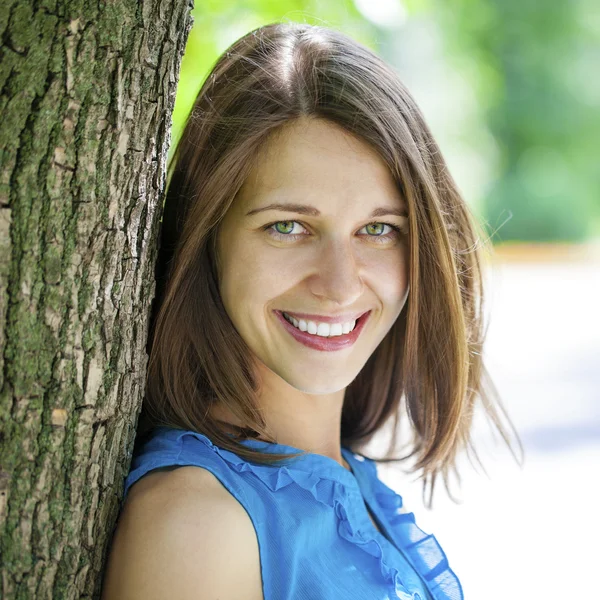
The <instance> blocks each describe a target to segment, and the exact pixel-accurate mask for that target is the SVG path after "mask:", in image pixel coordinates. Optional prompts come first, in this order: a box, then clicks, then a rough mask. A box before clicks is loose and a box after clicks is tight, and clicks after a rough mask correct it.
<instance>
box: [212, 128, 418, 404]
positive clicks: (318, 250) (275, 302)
mask: <svg viewBox="0 0 600 600" xmlns="http://www.w3.org/2000/svg"><path fill="white" fill-rule="evenodd" d="M272 204H286V205H290V204H294V205H302V206H304V207H311V208H304V209H302V208H301V209H298V207H295V208H292V207H288V209H287V210H285V209H284V208H278V209H269V210H261V209H264V208H265V207H267V206H269V205H272ZM382 208H385V209H386V210H379V212H375V211H377V209H382ZM388 209H391V212H393V213H394V212H395V213H397V214H385V215H384V214H383V213H388V212H390V211H388ZM297 210H301V211H302V212H301V213H299V212H295V211H297ZM406 211H407V207H406V204H405V202H404V200H403V199H402V197H401V195H400V193H399V191H398V188H397V185H396V183H395V182H394V179H393V177H392V175H391V173H390V171H389V169H388V167H387V165H386V164H385V162H384V161H383V159H381V158H380V157H379V155H378V154H377V153H376V152H375V151H374V150H373V149H371V147H370V146H369V145H368V144H366V143H365V142H363V141H362V140H359V139H357V138H355V137H354V136H352V135H351V134H349V133H347V132H345V131H344V130H343V129H341V128H340V127H339V126H337V125H335V124H332V123H330V122H327V121H324V120H317V119H302V120H299V121H295V122H293V123H291V124H289V125H288V126H287V127H286V131H285V132H284V134H283V135H281V136H276V137H274V138H273V139H271V140H270V141H269V143H268V144H267V145H266V146H265V147H263V149H262V150H261V152H260V155H259V156H258V160H257V163H256V166H255V168H254V170H253V171H252V173H251V175H250V176H249V177H248V179H247V180H246V182H245V183H244V185H243V187H242V189H241V190H240V194H239V195H238V197H237V198H236V200H235V202H234V204H233V205H232V207H231V209H230V210H229V211H228V213H227V215H226V216H225V218H224V220H223V222H222V223H221V227H220V230H219V235H218V240H217V252H218V255H219V287H220V293H221V298H222V300H223V304H224V306H225V309H226V311H227V314H228V315H229V317H230V319H231V321H232V322H233V324H234V326H235V327H236V329H237V331H238V332H239V334H240V335H241V336H242V338H243V339H244V341H245V342H246V344H247V345H248V346H249V347H250V349H251V350H252V352H253V354H254V355H255V356H256V358H257V359H258V367H259V370H260V373H261V377H263V380H264V378H267V379H270V380H271V383H273V381H274V380H277V377H278V378H280V379H281V380H283V381H284V382H286V383H287V384H289V386H291V387H292V388H295V389H296V390H298V391H300V392H303V393H305V394H333V393H336V392H339V391H340V390H344V389H345V388H346V387H347V386H348V384H350V383H351V382H352V380H353V379H354V378H355V377H356V376H357V375H358V373H359V372H360V370H361V369H362V367H363V366H364V364H365V363H366V362H367V360H368V359H369V357H370V356H371V354H372V353H373V352H374V350H375V349H376V348H377V346H378V345H379V343H380V342H381V341H382V340H383V338H384V337H385V335H386V334H387V333H388V331H389V330H390V328H391V327H392V325H393V324H394V323H395V321H396V319H397V318H398V315H399V314H400V312H401V310H402V308H403V306H404V304H405V300H406V293H407V290H408V243H407V234H406V232H407V228H408V220H407V218H406V216H399V215H401V214H404V215H406V214H407V213H406ZM374 213H375V215H376V216H375V217H373V216H372V214H374ZM395 228H397V230H396V229H395ZM279 311H285V312H286V313H291V314H292V315H294V314H297V313H307V314H310V315H321V316H324V317H327V316H329V317H332V316H336V317H337V316H342V318H343V320H344V321H346V320H348V319H352V317H353V316H355V315H361V314H363V313H365V312H367V311H370V313H369V315H368V318H367V319H366V320H365V322H364V323H362V320H359V323H358V324H357V326H356V327H357V330H356V331H355V332H354V333H355V335H354V337H355V338H356V339H355V340H354V342H353V343H351V342H350V338H351V337H352V334H350V336H349V337H347V336H344V335H342V336H341V337H338V338H336V337H332V338H318V336H316V335H315V336H312V338H313V339H317V341H316V343H315V344H312V345H311V344H310V343H308V345H307V344H306V343H303V342H302V341H300V338H302V337H304V340H305V341H306V340H307V339H308V338H307V336H310V335H311V334H310V332H311V329H312V328H311V326H310V324H309V325H308V332H304V333H300V334H299V335H295V330H293V329H292V325H290V324H289V323H287V322H286V321H284V320H283V319H282V317H281V314H280V312H279ZM314 320H315V321H317V323H318V321H319V319H317V318H315V319H314ZM300 325H301V324H300ZM323 331H325V332H326V331H327V330H326V329H324V328H321V330H320V332H323ZM356 332H359V333H358V337H356ZM330 333H332V332H330ZM326 339H329V340H336V341H337V343H338V346H339V347H336V348H333V349H329V350H326V349H323V347H322V346H323V345H324V344H322V343H319V342H323V341H324V340H326ZM340 340H342V342H341V344H340ZM343 340H346V341H343ZM315 345H316V346H317V347H315ZM325 345H327V342H325ZM330 345H331V344H330ZM265 367H266V368H265ZM281 385H282V382H281V381H279V380H277V382H276V387H277V389H278V391H279V392H282V391H285V392H289V393H293V390H292V389H290V388H287V387H286V386H285V385H284V386H283V388H282V387H281ZM342 393H343V392H342Z"/></svg>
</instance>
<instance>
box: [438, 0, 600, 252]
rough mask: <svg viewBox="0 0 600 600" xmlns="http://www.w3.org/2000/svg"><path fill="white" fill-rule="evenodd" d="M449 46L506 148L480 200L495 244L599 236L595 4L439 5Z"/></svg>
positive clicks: (527, 0)
mask: <svg viewBox="0 0 600 600" xmlns="http://www.w3.org/2000/svg"><path fill="white" fill-rule="evenodd" d="M436 4H437V6H436V11H437V12H438V18H439V19H441V21H442V23H443V26H444V31H445V35H446V42H447V44H448V48H449V49H450V51H451V52H452V53H458V54H463V55H465V54H466V55H469V56H471V57H472V59H473V63H474V66H475V68H474V70H473V73H472V74H471V81H472V83H473V85H474V86H475V89H476V91H477V97H478V101H479V102H480V103H481V104H482V105H483V106H484V109H485V113H486V120H487V124H488V127H489V128H490V130H491V132H492V134H493V135H494V138H495V140H496V143H497V145H498V148H499V151H500V172H499V173H498V176H497V179H496V181H495V183H494V185H493V187H492V190H491V192H490V193H489V195H487V196H486V198H484V199H483V205H484V215H485V217H486V220H487V221H488V222H489V223H490V226H491V229H492V230H494V229H495V228H496V227H498V226H499V225H500V224H501V223H502V222H503V221H504V220H505V219H506V217H507V215H509V214H510V213H512V218H510V219H509V220H508V221H507V222H506V223H505V224H504V225H503V226H502V227H501V228H500V230H499V231H498V234H497V237H496V241H498V240H500V239H501V240H535V241H559V240H564V241H579V240H584V239H586V238H588V237H591V236H592V235H594V234H595V235H598V234H599V233H600V169H599V168H598V158H597V149H598V140H599V139H600V111H599V110H598V108H599V105H600V84H599V83H598V81H599V79H598V77H597V71H598V69H597V66H598V61H599V58H600V54H599V52H598V47H600V45H599V44H598V42H599V41H600V6H599V5H598V3H597V2H593V1H591V0H574V1H573V2H562V1H561V0H547V1H546V2H544V3H540V2H538V1H537V0H459V1H457V2H452V3H450V4H449V3H443V2H441V0H440V1H438V2H437V3H436Z"/></svg>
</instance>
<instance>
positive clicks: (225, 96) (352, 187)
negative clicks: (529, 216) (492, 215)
mask: <svg viewBox="0 0 600 600" xmlns="http://www.w3.org/2000/svg"><path fill="white" fill-rule="evenodd" d="M163 221H164V222H163V230H162V244H161V252H162V255H161V257H160V259H159V264H162V265H164V266H165V272H164V274H162V275H161V274H160V273H159V288H158V293H157V299H159V301H157V307H156V313H155V314H156V318H155V321H154V324H153V326H152V328H151V329H152V336H151V338H152V340H151V352H150V363H149V369H148V386H147V393H146V399H145V413H146V414H147V418H148V419H149V422H151V424H152V427H151V428H149V429H148V431H147V433H146V434H145V435H144V436H140V437H139V438H138V443H137V446H136V448H135V451H134V457H133V463H132V467H131V472H130V474H129V476H128V478H127V481H126V484H125V494H126V502H124V505H123V510H122V513H121V515H120V519H119V523H118V525H117V528H116V531H115V536H114V539H113V543H112V547H111V551H110V555H109V561H108V564H107V570H106V576H105V585H104V596H103V597H104V598H105V599H106V598H119V599H120V600H126V599H138V598H139V599H142V598H143V599H144V600H151V599H159V598H160V599H163V598H178V599H182V600H183V599H190V600H191V599H194V600H204V599H205V600H216V599H217V598H218V599H219V600H233V599H236V600H239V599H240V598H244V599H248V600H253V599H265V600H288V599H290V600H291V599H297V600H309V599H332V600H333V599H336V600H339V599H342V598H343V599H354V598H355V599H361V600H365V599H369V600H370V599H373V600H374V599H378V600H380V599H383V598H401V599H404V600H407V599H409V598H410V599H413V600H418V599H421V600H426V599H430V600H442V599H445V600H449V599H450V600H457V599H460V598H462V597H463V594H462V590H461V585H460V583H459V580H458V578H457V576H456V574H455V573H454V572H453V571H452V569H451V567H450V565H449V564H448V561H447V559H446V556H445V554H444V552H443V551H442V549H441V548H440V546H439V544H438V543H437V541H436V540H435V538H434V537H433V536H431V535H426V534H425V533H423V532H422V531H421V530H420V529H419V528H418V527H417V525H416V524H415V520H414V517H413V514H412V513H407V512H405V511H404V510H403V508H402V499H401V497H400V496H399V495H398V494H396V493H395V492H394V491H392V490H391V489H390V488H389V487H387V486H386V485H384V484H383V483H382V482H381V481H380V480H379V478H378V476H377V470H376V463H375V462H374V459H371V458H368V457H365V456H364V455H361V453H360V449H361V448H362V447H363V446H364V445H365V444H367V443H368V442H369V441H370V440H371V439H372V438H373V436H374V435H375V434H376V433H377V432H378V431H379V430H380V429H381V427H382V426H383V425H384V424H386V423H387V422H388V419H390V418H392V417H393V426H394V430H395V429H396V427H397V425H398V419H399V415H400V414H401V413H403V414H406V415H407V418H408V421H409V423H410V426H411V428H412V432H413V438H412V440H410V442H411V445H412V450H411V452H410V453H409V455H410V457H411V458H413V459H414V464H413V468H414V469H415V470H416V471H418V472H419V473H420V474H421V476H422V479H423V482H424V485H425V486H426V488H427V489H428V490H429V493H430V496H429V498H430V499H431V493H432V492H433V485H434V483H435V481H436V478H437V477H438V476H441V477H442V478H443V480H444V481H445V482H446V483H447V476H448V474H449V473H450V471H451V470H452V469H453V467H454V465H455V460H456V457H457V454H458V453H459V452H460V451H461V450H463V449H467V450H468V449H469V447H470V433H469V432H470V428H471V421H472V415H473V411H474V409H475V404H476V402H477V401H478V400H483V402H482V405H483V406H484V408H485V409H486V410H487V412H488V414H489V416H490V417H491V418H492V420H493V421H494V422H495V423H496V425H497V427H498V428H499V430H500V431H501V433H502V434H503V436H504V438H505V439H506V440H507V441H508V438H507V435H506V431H505V429H504V428H503V426H502V424H501V422H500V419H499V413H498V412H497V409H496V408H495V406H500V405H499V403H498V400H497V399H496V398H495V396H494V394H493V387H492V388H491V392H489V391H487V390H486V389H485V387H484V375H485V370H484V367H483V364H482V344H483V338H484V335H483V333H482V300H483V290H482V278H481V257H480V252H481V249H480V245H481V241H480V239H479V238H478V236H477V234H476V233H475V226H474V224H473V221H472V219H471V217H470V215H469V212H468V209H467V207H466V205H465V203H464V201H463V200H462V199H461V197H460V194H459V192H458V191H457V189H456V186H455V184H454V182H453V180H452V178H451V176H450V174H449V173H448V170H447V168H446V165H445V163H444V160H443V158H442V156H441V154H440V150H439V148H438V146H437V145H436V143H435V141H434V140H433V138H432V136H431V133H430V132H429V129H428V128H427V126H426V124H425V122H424V120H423V117H422V116H421V113H420V112H419V110H418V109H417V107H416V105H415V102H414V100H413V99H412V98H411V96H410V95H409V93H408V92H407V91H406V89H405V88H404V87H403V85H402V83H401V82H400V81H399V80H398V77H397V75H396V73H395V72H394V71H393V69H391V68H390V67H389V66H388V65H386V64H385V63H384V62H383V61H382V60H381V59H380V58H378V57H377V56H376V55H375V54H374V53H373V52H371V51H370V50H368V49H367V48H365V47H363V46H361V45H360V44H358V43H356V42H355V41H353V40H352V39H350V38H348V37H347V36H345V35H344V34H342V33H339V32H336V31H332V30H329V29H326V28H323V27H315V26H310V25H305V24H295V23H275V24H271V25H268V26H265V27H261V28H259V29H257V30H255V31H252V32H250V33H249V34H248V35H246V36H244V37H243V38H242V39H240V40H238V41H237V42H236V43H235V44H233V45H232V46H231V47H230V48H229V50H228V51H227V52H225V53H224V54H223V56H221V58H220V59H219V60H218V62H217V63H216V65H215V67H214V69H213V71H212V73H211V74H210V76H209V77H208V78H207V80H206V82H205V84H204V86H203V88H202V90H201V91H200V93H199V95H198V98H197V100H196V103H195V106H194V108H193V111H192V114H191V115H190V117H189V120H188V122H187V125H186V128H185V131H184V133H183V136H182V139H181V141H180V143H179V145H178V147H177V150H176V154H175V157H174V160H173V163H172V172H171V180H170V185H169V191H168V195H167V200H166V204H165V215H164V220H163ZM394 441H395V440H393V443H392V445H393V444H394ZM405 441H406V440H405ZM405 458H407V457H403V459H405ZM387 460H401V459H398V458H397V459H392V458H389V457H388V459H387Z"/></svg>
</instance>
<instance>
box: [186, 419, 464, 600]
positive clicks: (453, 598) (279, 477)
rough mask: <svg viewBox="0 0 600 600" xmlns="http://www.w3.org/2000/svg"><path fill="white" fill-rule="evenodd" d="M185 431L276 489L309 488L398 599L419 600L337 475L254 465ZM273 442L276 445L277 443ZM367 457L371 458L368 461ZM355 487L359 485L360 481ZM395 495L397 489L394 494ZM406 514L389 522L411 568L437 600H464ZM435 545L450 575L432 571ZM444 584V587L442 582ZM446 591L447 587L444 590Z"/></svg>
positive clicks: (383, 498)
mask: <svg viewBox="0 0 600 600" xmlns="http://www.w3.org/2000/svg"><path fill="white" fill-rule="evenodd" d="M186 435H191V436H193V437H195V438H196V439H198V440H200V441H201V442H203V443H204V444H205V445H206V446H207V447H209V448H210V449H211V450H213V451H214V452H216V453H217V454H218V455H219V456H220V457H221V458H223V459H224V460H225V461H227V463H229V465H230V466H231V468H232V469H233V470H235V471H237V472H238V473H244V472H250V473H252V474H253V475H254V476H256V477H257V478H258V479H259V480H260V481H262V483H264V485H266V486H267V487H268V488H269V489H270V490H271V491H273V492H276V491H278V490H280V489H283V488H285V487H287V486H288V485H291V484H295V485H297V486H299V487H301V488H302V489H304V490H306V491H308V492H310V493H311V495H312V496H313V497H314V499H315V500H317V502H320V503H322V504H325V505H327V506H330V507H332V508H333V510H334V512H335V514H336V516H337V517H338V520H339V521H338V528H337V530H338V533H339V535H340V536H341V537H342V538H343V539H345V540H346V541H348V542H350V543H352V544H354V545H356V546H358V547H359V548H360V549H361V550H362V551H364V552H366V553H367V554H369V555H370V556H372V557H373V558H375V559H376V560H377V561H378V563H379V568H380V570H381V575H382V577H383V578H384V580H385V581H386V582H387V583H389V584H390V585H391V586H392V587H393V591H394V594H396V597H397V598H399V599H400V600H420V596H419V594H415V595H413V594H409V593H407V591H406V588H405V587H404V586H403V584H402V577H401V575H400V573H399V571H398V569H397V568H395V567H393V566H390V565H388V563H387V562H386V559H385V558H384V552H383V548H382V547H381V545H380V543H379V542H378V541H377V540H376V539H375V538H374V537H373V536H372V534H371V533H370V532H369V535H368V537H366V536H365V535H364V534H363V533H362V531H361V530H360V529H359V528H358V527H357V526H356V525H355V524H353V522H352V518H351V517H350V516H349V514H348V512H347V511H346V508H345V506H344V504H346V503H348V490H347V488H346V486H345V485H344V484H343V483H341V482H340V481H336V478H335V477H331V478H328V477H323V476H320V475H319V474H315V472H313V471H310V470H306V471H305V470H302V469H299V468H294V467H288V466H281V467H278V468H273V467H272V466H269V465H261V464H255V463H250V462H248V461H247V460H245V459H243V458H241V457H239V456H238V455H237V454H234V453H233V452H230V451H229V450H225V449H223V448H220V447H219V446H216V445H215V444H214V443H213V442H212V441H211V440H210V439H209V438H208V437H206V436H205V435H203V434H200V433H197V432H193V431H185V432H182V433H180V435H179V436H178V437H177V440H178V441H179V440H180V439H181V438H183V437H184V436H186ZM251 443H252V445H253V446H254V447H257V444H261V443H263V442H257V441H256V440H251ZM265 444H266V443H265ZM271 446H272V447H273V445H271ZM276 446H277V447H276V448H275V447H273V450H275V451H280V450H281V448H283V449H284V450H283V451H284V452H285V451H286V449H287V451H288V452H289V449H290V448H291V447H288V446H280V445H276ZM292 450H296V449H292ZM308 456H310V457H313V458H314V457H315V456H316V455H312V454H311V455H308ZM330 460H332V459H330ZM365 460H367V461H368V460H369V459H365ZM370 462H372V461H370ZM373 468H374V465H373ZM338 474H340V475H346V474H347V475H348V476H349V480H348V481H352V482H353V483H354V484H356V480H355V479H354V476H353V475H352V474H351V473H350V472H348V471H346V470H345V469H344V471H343V473H342V472H341V471H338ZM356 487H357V488H358V485H357V484H356ZM390 492H391V490H390ZM392 494H394V493H393V492H392ZM378 496H379V498H378V500H379V501H380V502H381V503H382V504H381V506H382V508H395V507H396V506H401V505H402V499H401V498H400V497H399V496H398V500H394V498H393V496H392V495H391V494H389V495H382V494H379V495H378ZM408 515H410V518H407V516H408ZM408 515H394V514H393V513H390V514H389V515H388V518H389V520H390V523H392V524H393V525H394V526H397V527H398V531H402V534H401V539H402V541H404V540H406V541H407V543H406V547H405V548H404V549H405V551H406V553H407V554H408V555H409V556H410V558H411V559H412V560H413V562H414V564H413V566H414V567H415V568H416V569H417V571H418V572H419V573H420V574H421V575H422V576H424V574H425V573H428V575H427V576H424V579H425V580H426V581H427V583H428V585H430V586H431V587H430V593H432V595H433V596H434V598H435V600H463V597H462V590H461V589H460V584H459V583H458V579H457V578H456V576H455V575H454V573H452V571H450V569H449V568H448V566H447V561H446V560H445V558H446V557H445V555H444V553H443V552H442V550H441V548H440V547H439V545H438V544H437V542H436V541H435V538H433V536H426V535H425V534H424V533H423V532H422V531H421V530H420V529H419V528H418V527H417V526H416V525H415V523H414V517H413V515H412V513H408ZM411 519H412V520H411ZM432 544H434V545H435V549H437V550H438V551H439V553H441V556H442V557H443V561H444V562H443V564H444V565H445V570H446V571H447V573H446V572H445V571H444V570H440V572H439V573H437V567H436V569H435V571H436V572H434V571H432V569H431V566H430V565H431V564H432V562H431V560H430V558H429V557H430V556H432V554H431V547H432ZM435 564H436V565H439V564H441V563H440V561H437V562H436V563H435ZM432 573H433V575H432ZM446 579H448V581H449V583H452V584H453V585H454V587H453V586H452V585H446V584H445V582H446ZM443 583H444V585H443V586H442V584H443ZM456 589H458V590H460V593H459V594H458V595H457V593H455V591H453V590H456ZM445 590H448V591H447V592H446V591H445ZM444 594H445V595H444ZM422 600H425V599H422Z"/></svg>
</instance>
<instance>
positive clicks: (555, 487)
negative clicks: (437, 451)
mask: <svg viewBox="0 0 600 600" xmlns="http://www.w3.org/2000/svg"><path fill="white" fill-rule="evenodd" d="M487 279H488V290H489V292H488V302H487V310H486V312H487V314H488V315H490V314H491V320H490V326H489V330H488V338H487V340H488V344H487V349H486V351H485V358H486V361H487V362H486V364H487V366H488V370H489V371H490V374H491V375H492V377H493V379H494V381H495V383H496V385H497V387H498V390H499V392H500V394H501V396H502V398H503V401H504V404H505V406H506V408H507V410H508V412H509V414H510V416H511V418H512V419H513V422H514V423H515V426H516V427H517V429H518V430H519V433H520V435H521V438H522V441H523V445H524V447H525V453H526V455H525V465H524V468H523V469H522V470H520V469H519V468H518V467H517V466H516V464H515V463H514V461H513V459H512V458H511V456H510V454H509V453H508V452H507V451H506V450H504V449H503V447H502V446H501V445H499V444H495V443H494V442H493V438H492V436H491V434H490V429H489V426H488V425H487V424H485V423H482V422H478V424H477V427H476V434H475V437H476V439H477V440H478V442H479V443H480V445H481V447H482V448H483V450H482V451H481V452H480V456H481V458H482V460H483V462H484V466H485V468H486V470H487V471H488V474H489V476H490V478H489V479H488V478H486V476H485V475H483V474H480V473H477V472H476V471H475V470H474V469H473V468H472V467H471V466H470V465H469V464H468V462H466V461H464V460H463V461H462V463H461V464H462V465H463V466H462V468H461V475H462V477H463V485H462V490H461V491H460V493H459V497H460V498H462V500H463V502H462V504H459V505H456V504H454V503H452V502H451V501H450V500H449V499H448V497H447V496H446V494H445V492H444V490H443V489H442V488H441V487H440V489H439V490H437V491H436V496H435V497H434V508H433V511H428V510H427V509H425V508H424V507H423V504H422V502H421V486H420V484H419V483H414V482H413V478H412V477H410V476H406V475H402V474H400V473H398V472H397V469H396V468H394V467H389V466H387V467H386V466H381V467H378V469H379V473H380V476H381V479H382V480H383V481H385V483H387V484H388V485H389V486H390V487H392V488H394V489H395V490H396V491H397V492H398V493H399V494H400V495H402V496H403V498H404V501H405V505H406V507H407V508H408V510H409V511H414V512H415V516H416V520H417V524H418V525H419V526H420V527H421V529H423V530H424V531H426V532H427V533H433V534H434V535H435V536H436V538H437V539H438V540H439V542H440V544H441V545H442V547H443V548H444V550H445V551H446V553H447V555H448V558H449V561H450V564H451V566H452V567H453V569H454V570H455V571H456V573H457V575H458V576H459V578H460V579H461V581H462V583H463V587H464V591H465V598H466V600H500V599H502V600H506V599H508V598H510V599H511V600H525V599H527V600H530V599H535V600H538V599H544V600H554V599H556V600H559V599H562V598H566V597H568V598H571V597H573V598H577V597H582V598H591V597H597V596H595V594H597V591H595V590H594V588H595V584H594V580H595V574H596V570H597V565H598V558H599V557H600V550H599V548H598V545H599V540H600V516H599V514H600V509H599V507H600V490H599V487H600V314H599V313H600V262H598V261H583V260H581V259H575V260H573V261H572V262H513V261H507V262H501V263H496V264H494V265H492V266H491V267H490V268H488V271H487ZM386 441H387V436H384V435H381V436H379V437H378V438H377V439H376V440H374V442H373V444H372V445H371V446H370V447H369V448H368V449H367V451H370V452H372V454H373V455H374V456H378V455H380V453H382V452H383V449H384V447H385V443H386ZM478 447H479V446H478ZM440 486H441V483H440ZM598 597H600V596H598Z"/></svg>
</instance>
